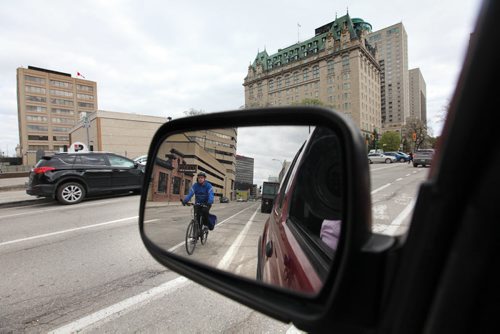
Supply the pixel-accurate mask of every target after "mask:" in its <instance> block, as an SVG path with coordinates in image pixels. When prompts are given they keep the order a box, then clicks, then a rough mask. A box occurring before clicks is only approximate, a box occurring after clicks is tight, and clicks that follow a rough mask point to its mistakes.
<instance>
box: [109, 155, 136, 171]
mask: <svg viewBox="0 0 500 334" xmlns="http://www.w3.org/2000/svg"><path fill="white" fill-rule="evenodd" d="M108 159H109V163H110V165H111V166H113V167H125V168H133V167H134V162H133V161H131V160H129V159H127V158H125V157H119V156H117V155H108Z"/></svg>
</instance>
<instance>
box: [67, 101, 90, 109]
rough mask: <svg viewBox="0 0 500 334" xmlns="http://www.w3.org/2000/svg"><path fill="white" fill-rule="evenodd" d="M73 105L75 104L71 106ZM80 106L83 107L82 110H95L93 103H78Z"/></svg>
mask: <svg viewBox="0 0 500 334" xmlns="http://www.w3.org/2000/svg"><path fill="white" fill-rule="evenodd" d="M72 103H73V102H72ZM71 105H73V104H71ZM78 106H79V107H82V108H94V104H93V103H86V102H78Z"/></svg>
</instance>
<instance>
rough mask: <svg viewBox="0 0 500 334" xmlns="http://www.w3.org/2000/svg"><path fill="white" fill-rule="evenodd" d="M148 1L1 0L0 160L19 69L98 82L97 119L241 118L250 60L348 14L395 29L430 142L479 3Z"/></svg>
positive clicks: (13, 117)
mask: <svg viewBox="0 0 500 334" xmlns="http://www.w3.org/2000/svg"><path fill="white" fill-rule="evenodd" d="M144 2H145V3H143V2H142V1H84V0H81V1H78V2H73V1H43V2H42V1H22V0H16V1H3V2H1V4H0V49H1V52H0V59H1V60H0V118H1V122H0V151H3V152H6V151H8V152H9V154H11V155H12V154H13V153H14V148H15V146H16V145H17V144H18V142H19V135H18V123H17V100H16V68H17V67H20V66H22V67H27V66H28V65H32V66H37V67H43V68H48V69H52V70H56V71H61V72H67V73H71V74H72V75H73V76H76V72H80V73H82V74H83V75H84V76H85V77H86V78H87V79H89V80H93V81H96V82H97V87H98V89H97V94H98V107H99V109H101V110H110V111H121V112H132V113H137V114H146V115H161V116H165V117H166V116H170V117H173V118H177V117H182V116H184V114H183V111H185V110H188V109H190V108H195V109H202V110H205V111H206V112H213V111H219V110H231V109H237V108H239V107H240V106H242V105H243V104H244V90H243V86H242V83H243V79H244V77H245V76H246V73H247V68H248V65H249V63H250V62H251V61H253V59H254V58H255V55H256V54H257V51H258V50H263V49H264V48H266V49H267V51H268V53H270V54H272V53H275V52H277V50H278V49H279V48H283V47H286V46H289V45H290V44H293V43H295V42H297V39H298V38H300V40H305V39H308V38H310V37H313V35H314V29H315V28H317V27H319V26H321V25H323V24H326V23H328V22H331V21H332V20H333V19H334V18H335V14H336V13H337V14H338V16H342V15H344V14H345V13H346V11H347V8H348V10H349V14H350V15H351V17H360V18H362V19H364V20H365V21H367V22H369V23H371V24H372V26H373V30H374V31H376V30H379V29H383V28H385V27H387V26H389V25H392V24H395V23H398V22H402V23H403V25H404V26H405V29H406V31H407V33H408V46H409V65H410V69H411V68H415V67H419V68H420V70H421V71H422V74H423V76H424V79H425V81H426V84H427V100H428V105H427V108H428V119H429V121H430V126H431V127H432V128H433V130H434V133H435V134H436V135H438V134H440V132H441V127H442V124H440V123H439V122H436V120H437V116H438V114H439V113H440V112H441V111H442V110H443V108H444V106H445V105H447V103H448V101H449V99H450V97H451V94H452V93H453V89H454V87H455V84H456V80H457V77H458V75H459V70H460V67H461V64H462V61H463V57H464V54H465V50H466V47H467V44H468V40H469V34H470V33H471V32H472V31H473V27H474V25H475V19H476V16H477V12H478V9H479V1H477V0H465V1H460V2H456V1H452V0H444V1H435V0H432V1H428V0H420V1H412V2H411V3H410V2H408V1H386V2H380V1H369V0H367V1H356V2H355V3H352V2H349V1H333V2H332V1H326V0H325V1H274V2H273V1H260V0H255V1H251V2H248V3H243V2H239V1H185V2H180V1H175V2H174V1H169V2H166V1H144ZM297 23H300V25H301V28H300V31H297V28H298V27H297Z"/></svg>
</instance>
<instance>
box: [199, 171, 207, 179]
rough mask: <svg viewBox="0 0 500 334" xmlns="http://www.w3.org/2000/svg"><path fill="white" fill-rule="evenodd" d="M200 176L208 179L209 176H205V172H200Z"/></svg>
mask: <svg viewBox="0 0 500 334" xmlns="http://www.w3.org/2000/svg"><path fill="white" fill-rule="evenodd" d="M198 176H203V177H204V178H206V177H207V174H205V172H199V173H198Z"/></svg>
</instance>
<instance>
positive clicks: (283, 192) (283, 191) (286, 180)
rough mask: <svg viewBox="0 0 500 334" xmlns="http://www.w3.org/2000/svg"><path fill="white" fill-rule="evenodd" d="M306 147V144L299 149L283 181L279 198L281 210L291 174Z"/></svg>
mask: <svg viewBox="0 0 500 334" xmlns="http://www.w3.org/2000/svg"><path fill="white" fill-rule="evenodd" d="M303 147H304V144H302V146H301V147H300V148H299V150H298V151H297V154H295V157H294V158H293V161H292V163H291V165H290V167H289V168H288V171H287V173H286V176H285V179H284V180H283V183H281V186H280V190H279V196H280V202H279V207H280V208H281V207H282V205H283V200H284V198H285V190H286V188H287V185H288V180H289V179H290V174H291V173H292V171H293V168H294V166H295V163H296V162H297V159H298V157H299V155H300V152H302V148H303Z"/></svg>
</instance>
